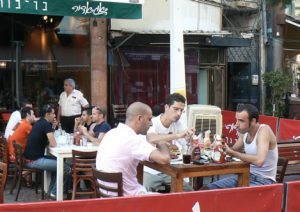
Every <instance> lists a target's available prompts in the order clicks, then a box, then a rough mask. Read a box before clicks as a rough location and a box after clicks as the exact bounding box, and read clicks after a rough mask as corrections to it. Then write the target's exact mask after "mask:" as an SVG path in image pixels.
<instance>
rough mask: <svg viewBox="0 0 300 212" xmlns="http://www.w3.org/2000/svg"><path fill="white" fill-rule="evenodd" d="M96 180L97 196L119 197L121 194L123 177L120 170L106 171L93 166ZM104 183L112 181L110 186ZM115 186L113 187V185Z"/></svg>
mask: <svg viewBox="0 0 300 212" xmlns="http://www.w3.org/2000/svg"><path fill="white" fill-rule="evenodd" d="M93 174H94V178H95V182H96V188H97V189H96V190H97V197H120V196H123V179H122V173H121V172H115V173H108V172H103V171H100V170H97V169H96V168H95V167H93ZM105 183H112V186H110V185H107V184H105ZM114 184H116V186H114V187H113V185H114Z"/></svg>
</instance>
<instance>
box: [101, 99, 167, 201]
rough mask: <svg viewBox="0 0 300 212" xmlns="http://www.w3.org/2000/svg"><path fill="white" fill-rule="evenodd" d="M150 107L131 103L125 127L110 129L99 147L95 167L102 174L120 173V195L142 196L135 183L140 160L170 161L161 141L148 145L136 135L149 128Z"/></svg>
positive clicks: (143, 190) (142, 188)
mask: <svg viewBox="0 0 300 212" xmlns="http://www.w3.org/2000/svg"><path fill="white" fill-rule="evenodd" d="M151 118H152V111H151V108H150V107H149V106H148V105H146V104H144V103H141V102H134V103H132V104H131V105H130V106H129V107H128V108H127V111H126V122H125V124H123V123H119V125H118V126H117V128H114V129H112V130H110V131H109V132H108V133H106V135H105V136H104V138H103V140H102V142H101V143H100V145H99V149H98V153H97V159H96V167H97V169H99V170H102V171H105V172H122V174H123V190H124V195H125V196H128V195H139V194H146V193H147V191H146V189H145V188H144V187H143V186H142V185H140V184H139V183H138V181H137V177H136V174H137V166H138V164H139V162H140V161H145V160H146V161H153V162H157V163H160V164H168V163H169V162H170V155H169V150H168V147H167V145H166V143H165V142H157V143H156V144H157V145H156V147H154V146H153V145H151V144H150V143H148V142H147V141H146V139H144V138H143V137H141V136H139V135H138V134H142V135H145V134H146V133H147V130H148V129H149V127H150V126H151V125H152V123H151Z"/></svg>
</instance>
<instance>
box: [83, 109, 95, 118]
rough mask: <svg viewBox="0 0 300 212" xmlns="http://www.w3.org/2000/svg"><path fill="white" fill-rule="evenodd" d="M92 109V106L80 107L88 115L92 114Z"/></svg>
mask: <svg viewBox="0 0 300 212" xmlns="http://www.w3.org/2000/svg"><path fill="white" fill-rule="evenodd" d="M92 109H93V107H84V108H82V112H83V111H86V113H87V114H88V115H89V116H90V115H92Z"/></svg>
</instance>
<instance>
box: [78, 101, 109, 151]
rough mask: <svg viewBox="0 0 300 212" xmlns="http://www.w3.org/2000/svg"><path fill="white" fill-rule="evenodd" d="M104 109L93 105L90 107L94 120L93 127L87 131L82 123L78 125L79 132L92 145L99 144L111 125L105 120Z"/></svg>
mask: <svg viewBox="0 0 300 212" xmlns="http://www.w3.org/2000/svg"><path fill="white" fill-rule="evenodd" d="M105 115H106V110H105V109H104V108H101V107H98V106H95V107H93V109H92V120H93V122H94V126H93V128H92V129H91V130H90V131H88V130H87V128H86V127H85V126H83V125H80V126H78V129H79V132H81V133H82V134H83V135H84V136H85V137H86V138H87V139H88V140H89V141H91V142H92V143H93V144H94V145H99V144H100V143H101V141H102V139H103V137H104V135H105V133H107V132H108V131H109V130H110V129H111V127H110V125H109V124H108V123H107V122H106V121H105Z"/></svg>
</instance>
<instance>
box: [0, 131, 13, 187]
mask: <svg viewBox="0 0 300 212" xmlns="http://www.w3.org/2000/svg"><path fill="white" fill-rule="evenodd" d="M0 155H1V157H0V160H1V162H3V163H5V164H6V165H7V176H8V177H13V176H14V173H15V165H14V164H13V163H11V161H10V160H9V155H8V148H7V141H6V139H5V138H4V137H3V136H0ZM5 187H6V185H4V189H5Z"/></svg>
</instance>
